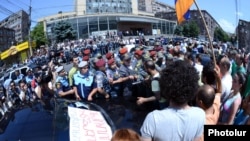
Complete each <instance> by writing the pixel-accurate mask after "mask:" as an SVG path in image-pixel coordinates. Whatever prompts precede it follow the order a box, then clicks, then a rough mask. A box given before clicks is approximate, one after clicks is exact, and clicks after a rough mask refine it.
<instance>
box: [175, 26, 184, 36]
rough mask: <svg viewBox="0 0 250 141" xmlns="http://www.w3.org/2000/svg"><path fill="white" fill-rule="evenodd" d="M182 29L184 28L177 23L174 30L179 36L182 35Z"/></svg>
mask: <svg viewBox="0 0 250 141" xmlns="http://www.w3.org/2000/svg"><path fill="white" fill-rule="evenodd" d="M182 30H183V28H182V26H180V25H177V26H176V28H175V30H174V34H175V35H178V36H181V35H182Z"/></svg>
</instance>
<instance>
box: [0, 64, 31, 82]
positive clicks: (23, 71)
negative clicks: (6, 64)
mask: <svg viewBox="0 0 250 141" xmlns="http://www.w3.org/2000/svg"><path fill="white" fill-rule="evenodd" d="M27 69H30V67H28V66H27V65H24V66H18V67H15V68H9V69H7V70H6V72H5V74H4V75H3V76H2V77H1V78H0V83H1V84H2V83H3V82H4V80H7V79H9V78H12V77H13V75H14V74H15V71H16V70H18V71H19V73H20V74H23V75H24V76H26V71H27Z"/></svg>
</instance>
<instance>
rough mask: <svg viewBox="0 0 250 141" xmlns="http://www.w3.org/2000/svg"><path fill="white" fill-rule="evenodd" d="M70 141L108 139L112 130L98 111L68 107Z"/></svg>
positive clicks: (101, 140)
mask: <svg viewBox="0 0 250 141" xmlns="http://www.w3.org/2000/svg"><path fill="white" fill-rule="evenodd" d="M68 114H69V117H70V123H69V124H70V126H69V127H70V129H69V132H70V133H69V135H70V141H110V140H111V137H112V131H111V128H110V126H109V125H108V124H107V122H106V120H105V119H104V117H103V116H102V114H101V113H100V112H97V111H91V110H85V109H80V108H74V107H68Z"/></svg>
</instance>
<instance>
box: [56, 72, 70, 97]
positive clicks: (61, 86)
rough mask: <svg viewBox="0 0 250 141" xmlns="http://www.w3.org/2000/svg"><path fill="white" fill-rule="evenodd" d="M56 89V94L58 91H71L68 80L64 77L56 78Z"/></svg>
mask: <svg viewBox="0 0 250 141" xmlns="http://www.w3.org/2000/svg"><path fill="white" fill-rule="evenodd" d="M56 89H57V93H58V92H60V91H63V92H66V91H69V90H71V87H70V85H69V81H68V79H67V78H66V77H62V76H58V77H57V78H56Z"/></svg>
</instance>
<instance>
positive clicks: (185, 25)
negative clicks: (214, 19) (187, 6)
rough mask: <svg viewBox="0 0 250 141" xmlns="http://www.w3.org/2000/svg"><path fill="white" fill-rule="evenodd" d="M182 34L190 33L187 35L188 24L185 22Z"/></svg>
mask: <svg viewBox="0 0 250 141" xmlns="http://www.w3.org/2000/svg"><path fill="white" fill-rule="evenodd" d="M182 34H183V36H185V37H190V35H189V26H188V25H187V24H184V25H183V30H182Z"/></svg>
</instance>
